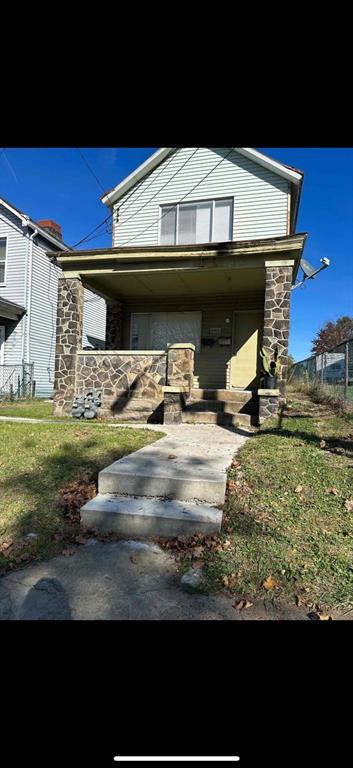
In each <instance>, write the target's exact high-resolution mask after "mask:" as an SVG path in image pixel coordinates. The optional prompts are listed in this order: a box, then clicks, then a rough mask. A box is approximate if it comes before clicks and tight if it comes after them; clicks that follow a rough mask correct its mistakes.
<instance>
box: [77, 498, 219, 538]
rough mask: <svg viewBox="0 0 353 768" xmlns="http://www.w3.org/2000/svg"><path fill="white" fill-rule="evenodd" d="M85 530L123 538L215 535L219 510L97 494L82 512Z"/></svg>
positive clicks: (183, 503) (217, 528)
mask: <svg viewBox="0 0 353 768" xmlns="http://www.w3.org/2000/svg"><path fill="white" fill-rule="evenodd" d="M81 521H82V523H83V525H85V526H87V527H88V528H92V529H95V530H97V529H98V530H99V531H102V532H105V533H106V532H114V533H119V534H121V535H122V536H146V537H149V536H168V537H169V536H171V537H172V536H182V535H185V536H192V534H193V533H205V534H210V533H217V532H218V531H219V530H220V528H221V523H222V511H221V510H220V509H217V508H216V507H211V506H207V505H205V504H200V503H197V502H190V501H189V502H187V501H184V502H182V501H176V500H174V501H163V500H162V499H157V498H156V499H151V498H146V497H144V496H140V497H136V498H134V497H131V496H130V497H129V496H121V495H118V494H108V493H105V494H102V493H99V494H98V495H97V496H96V497H95V499H92V500H91V501H89V502H88V503H87V504H85V506H84V507H82V510H81Z"/></svg>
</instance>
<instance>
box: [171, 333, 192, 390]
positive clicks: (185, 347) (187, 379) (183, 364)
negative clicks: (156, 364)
mask: <svg viewBox="0 0 353 768" xmlns="http://www.w3.org/2000/svg"><path fill="white" fill-rule="evenodd" d="M194 358H195V347H194V345H193V344H169V345H168V370H167V384H168V385H169V386H171V387H184V388H185V389H186V390H189V391H190V389H191V387H192V383H193V378H194Z"/></svg>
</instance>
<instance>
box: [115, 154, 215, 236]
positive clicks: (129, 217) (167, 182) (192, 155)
mask: <svg viewBox="0 0 353 768" xmlns="http://www.w3.org/2000/svg"><path fill="white" fill-rule="evenodd" d="M199 149H200V147H196V149H195V151H194V152H192V153H191V155H190V157H188V158H187V160H186V161H185V163H183V165H181V166H180V168H178V169H177V171H175V173H173V176H171V177H170V179H168V181H166V183H165V184H163V186H162V187H160V188H159V189H158V190H157V192H155V193H154V195H152V197H150V199H149V200H147V201H146V202H145V203H144V204H143V205H141V208H138V209H137V211H135V213H132V214H131V216H128V217H127V219H125V220H124V224H126V222H127V221H130V219H133V218H134V216H137V214H138V213H140V212H141V211H142V210H143V209H144V208H146V205H148V204H149V203H150V202H151V200H153V199H154V198H155V197H157V195H159V193H160V192H162V189H164V187H166V186H167V185H168V184H170V182H171V181H173V179H174V177H175V176H176V175H177V174H178V173H179V171H181V170H182V169H183V168H184V167H185V166H186V164H187V163H188V162H189V161H190V160H191V158H192V157H194V155H196V152H198V151H199ZM191 191H192V190H191Z"/></svg>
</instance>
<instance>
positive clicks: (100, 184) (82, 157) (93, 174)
mask: <svg viewBox="0 0 353 768" xmlns="http://www.w3.org/2000/svg"><path fill="white" fill-rule="evenodd" d="M76 150H77V152H78V154H79V155H80V157H81V159H82V160H83V162H84V164H85V166H86V168H88V170H89V172H90V173H91V174H92V176H93V178H94V179H95V180H96V182H97V184H98V185H99V187H100V189H101V190H102V192H103V193H104V194H105V195H106V194H107V192H106V190H105V189H104V187H103V184H102V182H101V180H100V179H99V178H98V176H97V174H96V173H95V171H94V170H93V168H92V166H91V165H90V164H89V162H88V160H86V158H85V156H84V154H83V152H81V150H80V149H79V148H78V147H76Z"/></svg>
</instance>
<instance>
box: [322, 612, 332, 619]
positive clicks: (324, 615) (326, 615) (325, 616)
mask: <svg viewBox="0 0 353 768" xmlns="http://www.w3.org/2000/svg"><path fill="white" fill-rule="evenodd" d="M319 619H320V621H332V616H329V614H328V613H319Z"/></svg>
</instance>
